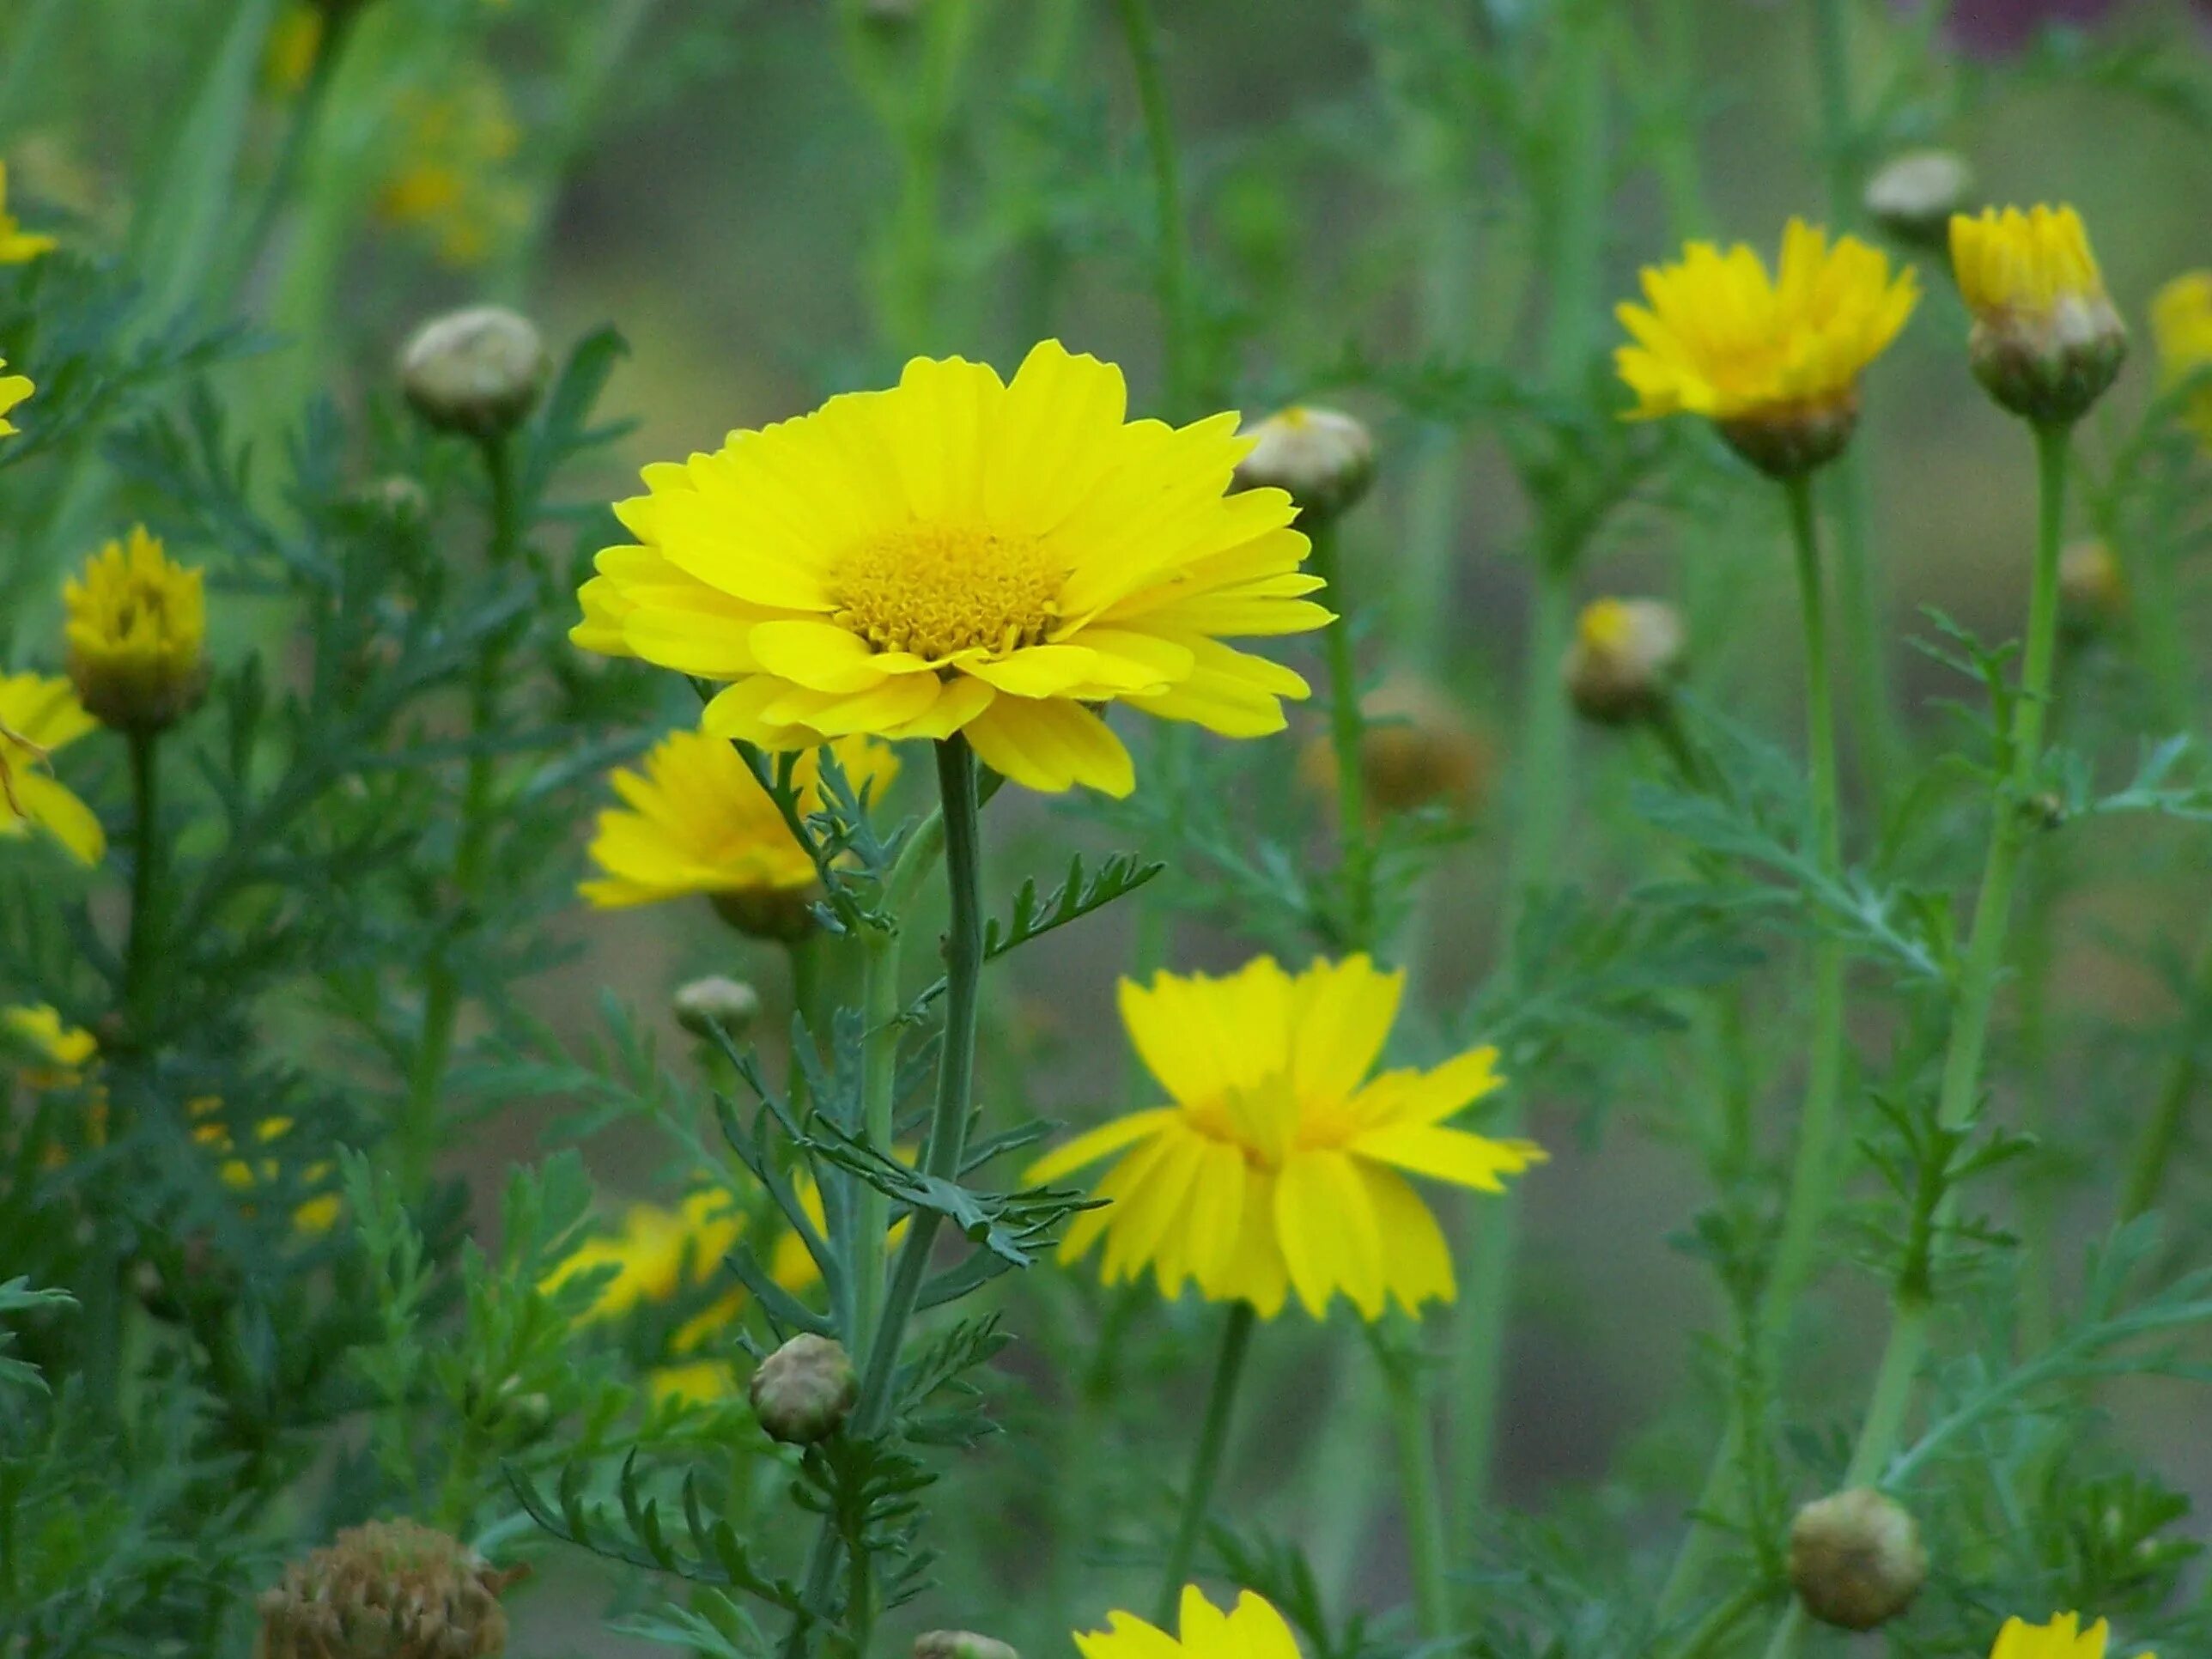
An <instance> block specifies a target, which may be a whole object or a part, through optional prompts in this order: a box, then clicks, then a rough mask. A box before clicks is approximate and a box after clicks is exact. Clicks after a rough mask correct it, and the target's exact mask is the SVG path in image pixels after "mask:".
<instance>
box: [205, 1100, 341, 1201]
mask: <svg viewBox="0 0 2212 1659" xmlns="http://www.w3.org/2000/svg"><path fill="white" fill-rule="evenodd" d="M221 1115H222V1101H221V1100H219V1099H218V1098H216V1097H215V1096H213V1095H203V1096H201V1097H199V1098H198V1099H197V1100H190V1101H186V1102H185V1116H186V1117H188V1118H191V1119H193V1120H194V1121H195V1123H196V1127H194V1128H193V1130H192V1139H193V1140H195V1141H196V1142H197V1143H198V1144H199V1145H200V1146H204V1147H206V1148H207V1149H208V1150H209V1151H210V1152H212V1153H214V1154H215V1156H216V1158H219V1159H221V1160H222V1162H221V1164H219V1165H218V1167H217V1170H216V1173H217V1174H218V1175H219V1176H221V1177H222V1184H223V1185H224V1186H226V1187H228V1188H230V1190H231V1191H233V1192H234V1193H241V1194H243V1193H250V1192H252V1190H253V1189H254V1188H257V1187H259V1186H263V1185H264V1184H266V1183H269V1182H276V1181H277V1180H279V1179H281V1178H282V1177H283V1166H282V1165H280V1164H278V1163H277V1162H276V1159H275V1158H254V1159H248V1158H242V1157H240V1156H239V1155H238V1144H237V1143H236V1142H235V1141H234V1140H233V1139H231V1135H230V1130H229V1128H228V1126H226V1125H225V1124H223V1123H222V1121H220V1118H221ZM292 1127H293V1125H292V1120H291V1119H290V1118H289V1117H264V1118H263V1119H262V1120H261V1121H259V1122H258V1123H257V1124H255V1125H254V1126H253V1144H254V1145H255V1146H268V1147H273V1146H276V1143H277V1142H279V1141H281V1140H283V1139H284V1137H285V1136H287V1135H289V1134H290V1133H292ZM300 1175H301V1179H302V1180H303V1181H305V1182H308V1183H309V1184H311V1185H314V1184H319V1183H321V1182H325V1181H328V1180H329V1179H330V1177H331V1166H330V1165H329V1164H309V1165H308V1166H307V1168H306V1169H304V1170H301V1172H300ZM343 1207H344V1200H342V1199H340V1198H339V1197H338V1195H337V1194H336V1193H324V1194H320V1195H319V1196H317V1197H314V1198H311V1199H309V1200H307V1202H306V1203H304V1204H301V1205H300V1206H298V1207H296V1208H295V1209H294V1211H293V1212H292V1225H293V1226H294V1227H295V1228H297V1229H298V1230H299V1231H301V1232H303V1233H307V1234H312V1235H320V1234H323V1233H326V1232H328V1231H330V1230H331V1226H332V1225H334V1224H335V1223H336V1222H337V1218H338V1213H339V1212H340V1211H341V1210H342V1209H343ZM246 1213H248V1214H249V1215H250V1214H252V1206H250V1205H249V1206H246Z"/></svg>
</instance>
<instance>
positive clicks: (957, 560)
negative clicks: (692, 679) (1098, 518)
mask: <svg viewBox="0 0 2212 1659" xmlns="http://www.w3.org/2000/svg"><path fill="white" fill-rule="evenodd" d="M1066 578H1067V572H1066V568H1064V567H1063V566H1061V565H1059V564H1057V563H1055V562H1054V561H1053V560H1051V559H1050V558H1049V557H1048V556H1047V555H1046V553H1045V552H1044V550H1043V549H1042V547H1041V546H1040V545H1039V544H1038V543H1037V542H1036V540H1035V539H1034V538H1030V537H1024V536H1000V535H996V534H994V533H993V532H989V531H987V530H970V529H967V528H964V527H954V526H940V525H914V526H909V527H908V528H907V529H905V530H902V531H896V532H893V533H891V534H890V535H888V536H885V537H883V538H880V539H879V540H877V541H873V542H870V543H868V544H866V545H864V546H862V547H860V548H858V549H856V550H854V551H853V552H851V553H848V554H847V555H846V556H845V557H844V558H842V560H840V561H839V562H838V565H837V569H836V577H835V580H834V586H835V588H836V595H837V612H836V618H837V623H838V626H840V627H841V628H845V629H850V630H851V631H852V632H854V633H855V634H858V635H860V636H861V637H862V638H864V639H866V641H868V642H869V643H870V644H871V645H872V646H874V647H876V648H877V649H878V651H910V652H912V653H915V655H916V656H920V657H926V658H928V659H930V660H931V661H933V662H934V661H939V660H941V659H944V658H946V657H950V656H952V655H954V654H956V653H959V652H963V651H1012V650H1014V649H1016V648H1017V647H1021V646H1024V645H1035V644H1036V643H1038V641H1041V640H1042V639H1043V638H1044V637H1045V635H1046V633H1047V631H1048V629H1050V628H1051V627H1052V625H1053V623H1054V622H1055V621H1056V620H1057V619H1058V618H1059V616H1060V586H1061V584H1062V583H1063V582H1065V581H1066Z"/></svg>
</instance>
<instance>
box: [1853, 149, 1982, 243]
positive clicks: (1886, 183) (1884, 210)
mask: <svg viewBox="0 0 2212 1659" xmlns="http://www.w3.org/2000/svg"><path fill="white" fill-rule="evenodd" d="M1973 188H1974V170H1973V169H1972V167H1968V166H1967V165H1966V158H1965V157H1964V156H1962V155H1960V154H1959V153H1958V152H1957V151H1955V150H1948V149H1917V150H1911V151H1909V152H1907V153H1906V154H1905V155H1899V156H1896V157H1894V158H1893V159H1892V160H1890V161H1887V162H1886V163H1885V164H1884V165H1883V166H1881V167H1879V168H1877V169H1876V170H1875V175H1874V177H1872V178H1871V179H1868V180H1867V185H1866V193H1865V196H1864V197H1863V202H1864V204H1865V207H1866V210H1867V216H1868V217H1869V218H1870V219H1872V220H1873V221H1874V222H1875V223H1876V224H1878V225H1880V226H1881V228H1883V229H1884V230H1886V231H1887V232H1888V233H1889V234H1891V235H1893V236H1894V237H1896V238H1897V240H1899V241H1900V242H1909V243H1911V245H1912V246H1915V247H1917V248H1923V249H1926V250H1928V251H1929V252H1941V251H1942V248H1943V246H1944V245H1945V243H1946V240H1948V236H1949V234H1950V226H1951V216H1952V215H1953V214H1954V213H1956V212H1958V211H1960V210H1961V209H1963V208H1964V207H1965V206H1966V203H1967V199H1968V197H1969V196H1970V195H1971V193H1972V190H1973Z"/></svg>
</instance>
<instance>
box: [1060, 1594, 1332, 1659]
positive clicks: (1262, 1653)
mask: <svg viewBox="0 0 2212 1659" xmlns="http://www.w3.org/2000/svg"><path fill="white" fill-rule="evenodd" d="M1178 1612H1179V1619H1178V1623H1179V1625H1180V1630H1179V1632H1178V1634H1176V1635H1174V1636H1170V1635H1169V1634H1168V1633H1167V1632H1165V1631H1164V1630H1162V1629H1160V1628H1159V1627H1158V1626H1156V1625H1153V1624H1150V1623H1148V1622H1147V1621H1146V1620H1142V1619H1139V1618H1138V1617H1137V1616H1136V1615H1135V1614H1134V1613H1123V1612H1121V1611H1119V1610H1116V1611H1115V1612H1112V1613H1108V1614H1107V1615H1106V1628H1105V1629H1104V1630H1094V1631H1078V1632H1076V1633H1075V1646H1076V1650H1077V1651H1078V1652H1079V1653H1080V1654H1081V1655H1082V1656H1083V1659H1298V1644H1297V1638H1296V1637H1294V1636H1292V1635H1291V1627H1290V1626H1289V1625H1288V1624H1286V1623H1285V1621H1284V1619H1283V1615H1282V1614H1281V1613H1278V1612H1276V1611H1275V1608H1274V1606H1273V1603H1271V1602H1269V1601H1267V1599H1266V1598H1265V1597H1264V1596H1261V1595H1255V1594H1254V1593H1253V1592H1252V1591H1250V1590H1246V1591H1244V1592H1243V1594H1242V1595H1239V1596H1238V1597H1237V1605H1236V1606H1235V1607H1231V1609H1230V1610H1229V1611H1228V1612H1226V1613H1224V1612H1223V1611H1222V1610H1221V1609H1220V1608H1218V1607H1215V1606H1214V1605H1213V1603H1212V1602H1211V1601H1207V1600H1206V1593H1205V1592H1204V1591H1203V1590H1201V1589H1199V1587H1198V1586H1197V1585H1195V1584H1188V1585H1185V1586H1184V1587H1183V1592H1182V1607H1181V1608H1180V1609H1179V1610H1178Z"/></svg>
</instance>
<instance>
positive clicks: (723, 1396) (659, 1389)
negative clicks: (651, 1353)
mask: <svg viewBox="0 0 2212 1659" xmlns="http://www.w3.org/2000/svg"><path fill="white" fill-rule="evenodd" d="M645 1389H646V1395H647V1398H649V1399H650V1400H651V1401H653V1404H654V1405H656V1406H658V1405H660V1404H661V1403H663V1402H664V1401H671V1400H673V1401H680V1402H681V1403H682V1404H684V1405H686V1406H718V1405H720V1404H721V1403H722V1401H725V1400H733V1399H735V1398H736V1397H737V1396H738V1395H740V1394H743V1393H744V1384H742V1383H739V1382H738V1368H737V1367H736V1366H735V1365H732V1364H730V1362H729V1361H728V1360H726V1359H691V1360H686V1361H685V1362H684V1364H680V1365H659V1366H656V1367H654V1368H653V1370H650V1371H648V1372H647V1373H646V1377H645Z"/></svg>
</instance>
